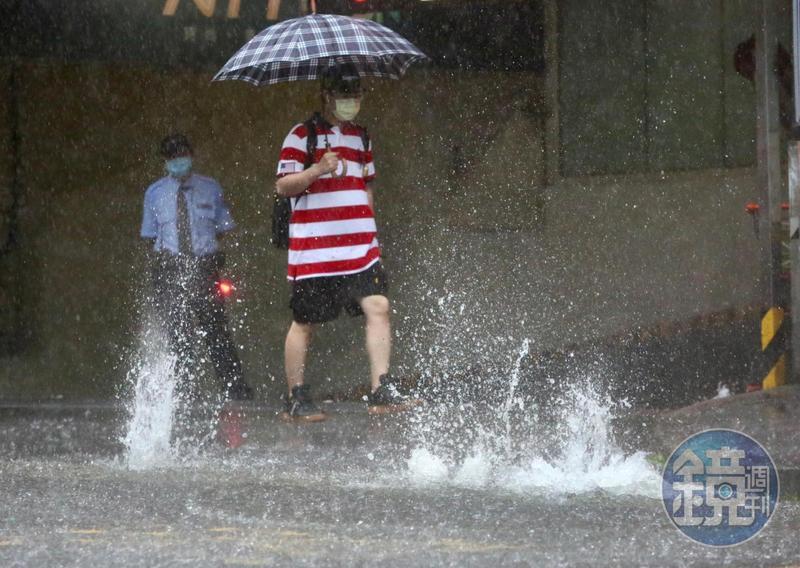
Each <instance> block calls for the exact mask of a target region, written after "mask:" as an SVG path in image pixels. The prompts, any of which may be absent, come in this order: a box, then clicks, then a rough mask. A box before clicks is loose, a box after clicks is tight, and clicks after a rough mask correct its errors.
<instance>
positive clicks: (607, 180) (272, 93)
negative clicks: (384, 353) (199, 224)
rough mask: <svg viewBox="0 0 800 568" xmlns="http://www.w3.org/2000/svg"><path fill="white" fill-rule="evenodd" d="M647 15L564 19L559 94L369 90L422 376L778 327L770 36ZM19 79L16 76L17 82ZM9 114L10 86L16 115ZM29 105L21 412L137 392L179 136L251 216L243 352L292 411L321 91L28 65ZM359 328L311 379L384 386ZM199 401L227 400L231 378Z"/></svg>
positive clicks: (460, 87)
mask: <svg viewBox="0 0 800 568" xmlns="http://www.w3.org/2000/svg"><path fill="white" fill-rule="evenodd" d="M646 4H647V11H646V13H640V12H641V10H642V5H643V4H642V3H638V2H621V3H613V6H612V8H613V9H610V8H609V9H601V8H607V4H606V3H602V2H595V3H594V4H592V6H589V8H587V7H586V3H584V2H580V3H579V2H573V1H572V0H568V1H564V2H558V3H557V8H558V9H557V10H552V9H548V10H546V13H548V14H551V15H552V14H555V13H558V14H559V16H558V21H559V22H560V24H558V25H557V26H555V24H554V22H553V21H551V22H550V24H549V26H550V27H549V28H548V29H549V39H548V41H550V42H551V46H550V48H549V53H551V54H552V53H554V52H555V53H558V54H560V55H559V60H558V61H557V63H558V65H556V64H555V63H556V62H555V61H552V60H551V62H550V63H551V64H550V65H549V69H550V72H551V73H556V70H557V76H556V75H552V74H551V75H550V76H549V77H547V76H544V77H543V76H539V75H536V74H526V73H514V74H501V73H465V72H445V71H436V70H428V71H420V70H416V71H413V72H412V73H411V74H410V75H409V76H408V77H406V78H404V79H403V80H402V81H400V82H391V81H373V82H372V83H370V91H369V93H368V95H367V99H366V101H365V104H364V111H363V114H362V117H361V119H362V122H363V123H364V124H365V125H367V126H368V127H369V129H370V132H371V134H372V137H373V140H374V142H375V147H376V156H377V161H378V175H379V178H378V184H379V187H378V189H377V191H378V196H377V208H378V222H379V230H380V233H381V238H382V242H383V246H384V257H385V264H386V265H387V266H388V268H389V271H390V275H391V288H392V289H391V294H390V295H391V298H392V300H393V308H394V310H395V315H394V325H395V334H396V338H397V340H396V354H395V362H396V365H397V369H398V371H400V372H401V373H411V372H416V371H429V370H430V371H442V370H448V369H453V368H463V367H465V366H469V365H471V364H473V363H479V364H490V365H491V364H500V365H501V366H504V365H505V363H506V362H508V361H510V360H512V359H513V358H514V357H515V356H516V354H517V352H518V351H519V350H520V348H521V345H522V341H523V339H525V338H528V339H530V341H531V342H532V345H531V349H532V350H534V351H543V350H551V349H558V348H560V347H564V346H566V345H573V344H580V343H584V342H597V340H599V339H601V338H604V337H608V336H612V335H615V334H618V333H620V332H625V331H628V330H631V329H636V328H642V327H652V326H657V325H663V324H664V322H681V321H686V320H690V319H692V318H695V317H696V316H698V315H702V314H708V313H712V312H718V311H722V310H727V311H734V312H735V311H747V310H748V309H750V308H751V307H752V306H753V305H757V304H758V302H759V298H760V291H761V288H762V283H760V282H759V281H758V278H759V270H758V259H757V251H758V248H757V241H756V239H755V236H754V233H753V226H752V222H751V220H750V219H749V218H748V217H747V216H746V215H744V214H743V212H742V207H743V204H744V203H745V202H746V201H747V200H748V199H751V198H752V197H753V196H754V195H755V194H756V188H755V173H754V170H753V167H752V164H753V162H754V141H753V132H754V128H755V127H754V125H755V109H754V106H753V104H752V100H753V93H752V85H750V84H749V83H747V82H746V81H745V80H744V79H741V78H740V77H738V76H736V75H735V74H734V73H732V71H731V67H732V56H730V53H729V51H730V50H729V47H730V46H731V45H735V44H736V41H737V40H738V38H739V37H740V36H742V39H745V38H746V37H747V36H749V33H751V32H749V31H748V30H750V28H751V27H752V19H750V15H748V14H749V13H748V6H749V4H748V3H747V2H745V1H744V0H742V1H738V0H726V1H725V2H721V1H718V2H713V3H702V2H698V3H694V4H692V6H694V8H693V10H694V12H691V16H690V17H689V16H686V17H689V19H691V20H692V22H693V24H692V26H689V27H688V28H684V27H682V26H681V25H680V22H681V21H682V19H684V18H685V14H683V11H681V13H678V12H675V11H672V10H670V9H669V5H668V4H667V3H664V2H647V3H646ZM550 8H552V6H550ZM697 11H699V12H697ZM695 12H697V13H695ZM640 16H641V17H640ZM637 22H638V23H637ZM642 22H644V23H645V24H647V22H650V24H647V25H644V24H642V25H644V27H642V26H641V25H640V24H641V23H642ZM655 22H660V26H655ZM553 26H555V27H553ZM656 28H658V29H656ZM555 29H557V30H558V32H559V33H558V34H556V33H554V30H555ZM593 30H594V31H593ZM710 31H713V32H714V34H716V35H714V34H712V35H711V36H708V34H709V33H710ZM707 36H708V37H707ZM709 37H710V39H709ZM676 38H677V39H676ZM704 38H705V39H704ZM684 40H685V41H684ZM552 42H557V49H556V48H555V47H556V46H554V44H553V43H552ZM704 42H705V43H704ZM708 42H711V43H715V42H717V43H715V45H718V47H719V49H716V50H714V49H711V47H710V44H708ZM707 44H708V45H707ZM648 46H649V47H648ZM656 47H658V50H656ZM709 53H710V55H709ZM729 56H730V57H729ZM687 70H688V71H687ZM712 71H713V72H714V75H713V77H710V76H707V75H708V74H709V73H711V72H712ZM8 73H9V66H8V64H2V65H0V79H4V82H3V83H2V84H3V85H7V84H8V82H7V81H6V80H5V78H7V76H8ZM671 78H674V80H672V79H671ZM643 81H644V82H643ZM687 89H688V90H691V91H692V92H693V93H694V95H693V96H694V98H691V97H689V98H688V99H687V98H685V97H683V96H682V94H683V93H686V92H688V91H687ZM720 89H721V90H720ZM648 93H649V94H648ZM656 94H657V95H658V96H656ZM640 95H641V96H640ZM697 97H699V98H697ZM10 100H11V95H10V93H9V92H8V90H7V89H6V90H5V91H3V93H2V95H1V96H0V118H7V117H8V116H9V115H8V113H9V106H10V104H9V101H10ZM17 100H18V107H17V112H18V116H19V131H20V133H21V146H20V157H21V162H20V164H21V171H20V172H19V181H20V186H21V189H22V196H23V197H24V199H23V201H22V204H21V207H20V209H19V211H18V214H19V228H20V232H19V238H20V243H19V248H18V250H17V251H16V252H15V254H14V255H4V256H3V257H2V262H3V267H4V268H3V279H2V285H0V298H5V300H4V302H6V303H5V304H3V309H4V312H3V315H2V318H0V331H2V330H3V329H9V328H11V327H13V328H14V330H15V333H16V336H17V337H20V338H23V341H21V342H20V343H21V344H22V345H23V346H24V350H22V351H19V352H18V353H17V354H16V355H14V356H7V357H4V358H3V359H2V365H0V398H3V397H13V398H17V397H21V398H35V397H42V396H44V397H48V396H57V395H63V396H67V397H81V396H97V397H107V396H111V395H113V394H114V393H115V392H117V390H118V389H119V387H120V385H124V384H125V376H126V373H127V372H128V369H129V367H130V360H131V356H132V353H133V351H134V350H135V348H136V345H137V333H138V326H139V323H138V322H139V321H141V311H142V305H143V298H144V297H145V295H146V289H147V287H146V280H145V279H143V278H142V274H143V273H144V271H145V266H144V254H143V251H142V247H141V244H140V242H139V239H138V228H139V222H140V216H141V202H142V197H143V192H144V189H145V188H146V187H147V185H148V184H149V183H151V182H152V181H153V180H154V179H156V178H157V177H159V176H161V175H162V168H163V164H162V163H161V161H160V159H159V158H158V157H157V155H156V144H157V142H158V141H159V140H160V138H161V137H163V136H164V134H166V133H167V132H170V131H174V130H183V131H185V132H186V133H187V134H188V135H189V136H190V137H191V138H192V139H193V140H194V142H195V145H196V150H197V151H196V154H197V155H196V164H197V169H198V171H200V172H203V173H206V174H207V175H211V176H213V177H216V178H217V179H219V180H220V182H221V183H222V185H223V187H224V188H225V189H226V191H227V197H228V199H229V201H230V202H231V204H232V208H233V213H234V216H235V217H236V219H237V221H238V223H239V229H238V231H237V233H236V234H235V236H233V237H231V238H230V239H229V240H227V242H226V245H227V247H228V253H229V272H230V275H231V276H232V277H233V278H234V279H235V280H236V281H237V284H238V297H237V299H236V301H234V302H232V303H231V306H230V308H231V310H230V311H231V317H232V321H233V322H234V323H235V335H236V339H237V343H238V344H239V345H241V351H242V358H243V361H244V365H245V369H246V372H247V374H248V377H249V379H250V381H251V382H252V383H253V384H254V385H256V386H258V387H260V388H261V389H262V392H261V394H262V395H263V396H273V395H275V394H276V393H277V392H278V391H279V390H280V389H281V387H282V366H283V364H282V348H283V336H284V333H285V330H286V328H287V326H288V324H289V320H290V312H289V310H288V307H287V302H288V288H287V285H286V283H285V276H284V275H285V252H283V251H279V250H276V249H273V248H271V246H270V245H269V244H268V234H269V213H270V197H269V195H270V192H271V191H272V186H273V180H274V169H275V164H276V159H277V155H278V151H279V148H280V144H281V141H282V139H283V137H284V135H285V134H286V132H287V131H288V130H289V128H290V127H291V126H292V125H293V124H294V123H295V122H298V121H300V120H303V119H305V118H306V117H307V116H308V115H309V113H310V111H311V109H312V108H314V107H315V105H316V103H317V100H318V94H317V90H316V86H315V85H313V84H298V85H279V86H274V87H270V88H265V89H255V88H252V87H250V86H248V85H245V84H243V83H223V84H209V75H208V74H202V73H183V72H176V71H159V70H156V69H151V68H147V67H144V66H141V67H137V66H131V65H124V66H123V65H112V64H99V63H97V64H93V63H84V64H64V63H60V62H54V61H36V62H32V61H28V62H24V63H22V64H21V66H20V68H19V74H18V89H17ZM698 109H708V110H705V111H703V112H699V114H698ZM667 110H669V111H670V112H669V113H667V114H664V113H665V112H666V111H667ZM643 121H644V122H647V123H648V124H650V126H649V127H647V128H645V127H644V126H643V124H644V122H643ZM9 124H10V123H9V121H8V120H2V121H0V182H2V183H0V188H2V189H0V204H3V203H7V201H8V192H7V190H6V188H7V187H9V179H10V178H9V177H8V176H9V175H10V174H11V168H10V165H9V163H8V160H9V152H8V151H7V148H8V147H9V146H8V144H9V139H10V138H9V137H10V133H9V132H8V125H9ZM656 125H658V126H656ZM615 172H617V173H615ZM7 267H10V268H7ZM9 301H10V304H9ZM11 304H13V305H14V306H18V308H19V309H18V310H17V311H16V312H15V313H16V315H13V316H12V315H10V314H11V311H9V310H8V309H7V306H8V305H11ZM15 309H16V308H15ZM360 326H361V322H360V321H358V320H347V319H342V320H338V321H336V322H334V323H332V324H330V325H327V326H325V327H324V328H323V329H322V330H321V331H320V333H319V336H318V341H317V343H316V344H315V347H314V351H313V353H312V355H311V364H310V369H309V372H308V374H309V379H310V380H311V381H312V382H314V383H316V384H317V385H318V387H320V388H321V389H322V390H323V391H329V392H330V391H344V390H347V389H348V388H351V387H352V386H354V385H357V384H359V383H362V382H363V381H364V379H365V377H366V356H365V354H364V351H363V335H362V333H361V330H360ZM752 349H753V350H754V351H755V350H756V349H757V346H756V345H753V346H752ZM198 382H199V384H200V388H201V389H203V388H208V389H211V388H213V383H212V381H210V380H209V378H208V373H207V372H206V373H204V374H203V375H202V376H201V377H199V378H198Z"/></svg>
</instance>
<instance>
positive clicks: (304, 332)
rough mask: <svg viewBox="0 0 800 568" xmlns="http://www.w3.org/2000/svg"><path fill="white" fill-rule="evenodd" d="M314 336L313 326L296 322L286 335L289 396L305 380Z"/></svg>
mask: <svg viewBox="0 0 800 568" xmlns="http://www.w3.org/2000/svg"><path fill="white" fill-rule="evenodd" d="M313 335H314V326H313V325H311V324H307V323H297V322H296V321H293V322H292V325H291V327H289V332H288V333H287V334H286V347H285V351H284V357H285V364H286V384H287V386H288V388H289V394H292V389H293V388H294V387H296V386H299V385H302V384H303V381H304V380H305V370H306V356H307V355H308V348H309V346H310V345H311V338H312V337H313Z"/></svg>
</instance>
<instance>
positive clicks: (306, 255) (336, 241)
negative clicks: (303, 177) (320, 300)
mask: <svg viewBox="0 0 800 568" xmlns="http://www.w3.org/2000/svg"><path fill="white" fill-rule="evenodd" d="M306 137H307V135H306V126H305V125H304V124H298V125H297V126H295V127H294V128H292V131H291V132H290V133H289V135H288V136H287V137H286V139H285V140H284V141H283V147H282V148H281V154H280V161H279V162H278V177H282V176H284V175H288V174H293V173H299V172H301V171H303V168H304V165H305V162H306V156H307V141H306ZM326 144H330V149H331V151H332V152H336V153H337V154H339V157H340V158H341V159H342V163H343V164H344V168H346V170H345V172H344V173H345V175H344V176H342V177H338V178H337V177H334V176H333V175H331V174H325V175H323V176H322V177H320V178H319V179H317V180H316V181H315V182H314V183H312V184H311V186H310V187H309V188H308V190H307V192H306V193H304V194H302V196H300V197H299V198H292V199H291V203H292V216H291V218H290V220H289V271H288V278H289V280H302V279H304V278H317V277H320V276H339V275H342V274H355V273H357V272H362V271H364V270H366V269H367V268H369V267H370V266H372V265H373V264H375V263H376V262H378V261H379V260H380V256H381V251H380V247H379V245H378V237H377V228H376V226H375V217H374V215H373V211H372V208H371V207H370V205H369V199H368V196H367V185H366V184H367V182H369V181H372V180H373V179H374V178H375V164H374V163H373V161H372V145H371V144H370V147H369V148H364V141H363V139H362V138H361V131H360V129H359V128H358V127H356V126H354V125H350V124H344V125H342V126H341V128H340V127H339V126H333V127H330V128H328V127H324V126H322V125H318V126H317V151H316V156H314V162H319V160H320V158H321V157H322V156H323V155H324V154H325V152H326V151H327V150H326ZM342 167H343V166H341V165H340V166H339V171H338V173H342Z"/></svg>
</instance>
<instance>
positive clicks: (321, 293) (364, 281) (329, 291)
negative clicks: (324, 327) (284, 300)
mask: <svg viewBox="0 0 800 568" xmlns="http://www.w3.org/2000/svg"><path fill="white" fill-rule="evenodd" d="M388 290H389V285H388V282H387V279H386V271H385V270H384V269H383V266H381V263H380V262H376V263H375V264H373V265H372V266H370V267H369V268H368V269H366V270H365V271H363V272H357V273H355V274H345V275H343V276H321V277H319V278H306V279H303V280H296V281H295V282H293V283H292V299H291V300H290V302H289V307H291V308H292V314H293V315H294V321H296V322H297V323H324V322H326V321H332V320H335V319H336V318H337V317H339V314H340V313H341V311H342V308H344V309H345V311H346V312H347V313H348V314H349V315H350V316H354V317H355V316H361V315H364V312H363V311H361V306H360V304H359V301H360V300H361V299H362V298H366V297H367V296H375V295H378V296H385V295H386V293H387V292H388Z"/></svg>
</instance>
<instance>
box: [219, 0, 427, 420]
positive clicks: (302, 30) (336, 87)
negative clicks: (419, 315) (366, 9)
mask: <svg viewBox="0 0 800 568" xmlns="http://www.w3.org/2000/svg"><path fill="white" fill-rule="evenodd" d="M311 8H312V12H315V10H314V2H313V0H312V2H311ZM425 59H427V56H426V55H425V54H424V53H422V52H421V51H420V50H419V49H417V48H416V47H415V46H414V45H412V44H411V43H410V42H409V41H408V40H406V39H405V38H403V37H402V36H400V35H399V34H397V33H396V32H394V31H392V30H390V29H388V28H386V27H384V26H382V25H380V24H378V23H377V22H373V21H370V20H368V19H360V18H350V17H347V16H336V15H331V14H316V13H312V14H310V15H308V16H304V17H302V18H295V19H292V20H287V21H284V22H281V23H279V24H275V25H272V26H270V27H268V28H266V29H265V30H263V31H262V32H260V33H259V34H257V35H256V36H255V37H253V38H252V39H251V40H249V41H248V42H247V43H246V44H245V45H243V46H242V47H241V48H240V49H239V50H238V51H237V52H236V53H235V54H234V56H233V57H231V58H230V60H228V62H227V63H226V64H225V65H224V66H223V67H222V69H220V70H219V71H218V72H217V74H216V75H215V76H214V80H215V81H225V80H238V81H246V82H248V83H251V84H254V85H273V84H276V83H281V82H284V81H303V80H314V79H320V78H321V79H322V99H323V107H324V108H323V116H316V115H315V116H316V118H315V119H314V120H312V121H309V122H308V123H306V124H300V125H297V126H295V127H294V128H293V129H292V131H291V132H290V133H289V135H288V136H287V137H286V140H285V142H284V144H283V149H282V150H281V156H280V163H279V165H278V181H277V184H276V190H277V192H278V194H279V195H281V196H284V197H287V198H289V199H290V201H291V206H292V212H291V219H290V222H289V243H288V245H289V274H288V277H289V280H290V282H291V284H292V299H291V307H292V311H293V314H294V321H293V322H292V325H291V327H290V328H289V333H288V334H287V336H286V375H287V382H288V386H289V393H288V397H287V398H286V412H285V414H284V416H285V417H287V418H289V419H293V420H304V421H316V420H323V419H324V418H325V415H324V414H323V413H322V412H320V411H319V409H317V407H316V406H315V405H314V403H313V402H312V400H311V396H310V393H309V388H308V386H307V385H306V384H305V377H304V369H305V360H306V354H307V351H308V347H309V345H310V342H311V335H312V332H313V330H314V327H315V326H316V325H317V324H319V323H323V322H326V321H330V320H332V319H334V318H336V317H337V316H338V315H339V313H340V312H341V311H342V309H344V310H345V311H347V312H348V313H349V314H351V315H361V314H362V313H363V314H364V316H365V317H366V334H367V352H368V354H369V359H370V369H371V376H370V382H371V385H372V391H371V394H370V395H369V397H368V399H369V400H368V402H369V409H370V412H372V413H378V412H387V411H397V410H404V409H406V408H408V407H409V406H410V405H411V401H409V399H408V398H406V397H404V396H402V395H401V394H400V393H399V392H398V391H397V388H396V387H395V385H394V382H393V380H392V377H391V376H390V375H389V374H388V370H389V356H390V354H391V326H390V323H389V300H387V298H386V275H385V273H384V271H383V267H382V266H381V263H380V248H379V246H378V240H377V232H376V228H375V219H374V217H373V207H372V189H371V187H370V183H371V182H372V180H373V179H374V177H375V167H374V164H373V163H372V148H371V146H370V145H369V143H368V141H367V140H368V138H367V136H366V134H365V132H364V131H363V129H361V128H360V127H358V126H357V125H355V124H354V123H353V119H354V118H355V117H356V115H357V114H358V109H359V106H360V104H361V85H360V77H364V76H370V77H385V78H389V79H399V78H400V77H401V76H402V75H403V74H404V73H405V72H406V70H407V69H408V68H409V66H410V65H411V64H413V63H415V62H419V61H424V60H425ZM276 211H277V210H276ZM276 217H277V218H280V216H276ZM276 234H282V233H280V232H278V233H276Z"/></svg>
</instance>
